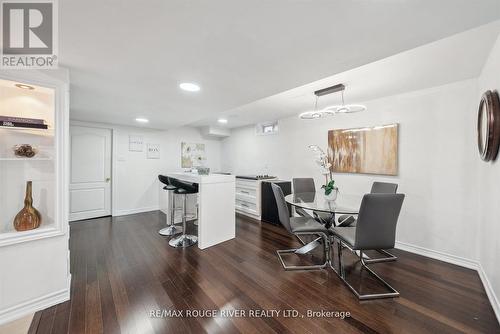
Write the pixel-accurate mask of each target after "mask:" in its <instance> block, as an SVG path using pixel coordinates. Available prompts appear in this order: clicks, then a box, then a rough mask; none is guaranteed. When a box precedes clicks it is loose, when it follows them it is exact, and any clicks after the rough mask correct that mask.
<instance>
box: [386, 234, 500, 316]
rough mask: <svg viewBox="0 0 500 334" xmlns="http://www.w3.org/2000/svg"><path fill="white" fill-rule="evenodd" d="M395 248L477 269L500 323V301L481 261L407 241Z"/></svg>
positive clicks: (397, 242)
mask: <svg viewBox="0 0 500 334" xmlns="http://www.w3.org/2000/svg"><path fill="white" fill-rule="evenodd" d="M395 248H397V249H401V250H404V251H407V252H410V253H415V254H418V255H422V256H425V257H430V258H432V259H436V260H440V261H443V262H448V263H451V264H455V265H457V266H461V267H465V268H469V269H473V270H476V271H477V273H478V274H479V278H480V279H481V282H482V283H483V287H484V290H485V291H486V294H487V295H488V299H489V301H490V304H491V307H492V308H493V311H494V312H495V315H496V317H497V321H498V322H499V323H500V303H499V300H498V297H497V295H496V294H495V291H494V290H493V287H492V286H491V283H490V281H489V280H488V276H487V275H486V272H485V271H484V269H483V266H482V265H481V263H479V262H478V261H474V260H470V259H466V258H463V257H460V256H455V255H451V254H447V253H443V252H439V251H435V250H432V249H428V248H423V247H420V246H415V245H412V244H408V243H405V242H399V241H396V247H395Z"/></svg>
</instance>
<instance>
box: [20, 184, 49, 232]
mask: <svg viewBox="0 0 500 334" xmlns="http://www.w3.org/2000/svg"><path fill="white" fill-rule="evenodd" d="M31 192H32V182H31V181H28V182H26V196H25V198H24V208H23V209H22V210H21V211H19V213H18V214H17V215H16V218H14V228H15V229H16V231H28V230H34V229H36V228H38V227H39V226H40V224H41V223H42V216H41V215H40V212H38V210H37V209H35V208H34V207H33V196H32V194H31Z"/></svg>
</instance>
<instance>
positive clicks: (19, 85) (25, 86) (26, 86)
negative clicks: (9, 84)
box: [15, 84, 35, 90]
mask: <svg viewBox="0 0 500 334" xmlns="http://www.w3.org/2000/svg"><path fill="white" fill-rule="evenodd" d="M15 86H16V87H17V88H21V89H29V90H33V89H35V87H33V86H29V85H23V84H15Z"/></svg>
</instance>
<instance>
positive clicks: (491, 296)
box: [477, 263, 500, 322]
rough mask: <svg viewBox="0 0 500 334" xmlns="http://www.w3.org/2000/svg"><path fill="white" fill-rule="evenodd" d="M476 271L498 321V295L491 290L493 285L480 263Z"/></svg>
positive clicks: (499, 316)
mask: <svg viewBox="0 0 500 334" xmlns="http://www.w3.org/2000/svg"><path fill="white" fill-rule="evenodd" d="M477 272H478V273H479V277H480V278H481V282H483V286H484V289H485V290H486V294H487V295H488V299H489V300H490V303H491V307H493V311H494V312H495V315H496V316H497V320H498V322H500V302H499V301H498V297H497V295H496V294H495V291H493V287H492V286H491V283H490V280H489V279H488V276H486V272H485V271H484V268H483V266H482V265H481V263H479V264H478V268H477Z"/></svg>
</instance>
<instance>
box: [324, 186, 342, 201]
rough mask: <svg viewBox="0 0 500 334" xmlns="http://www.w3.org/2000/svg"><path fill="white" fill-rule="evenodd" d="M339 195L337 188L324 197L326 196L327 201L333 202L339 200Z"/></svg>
mask: <svg viewBox="0 0 500 334" xmlns="http://www.w3.org/2000/svg"><path fill="white" fill-rule="evenodd" d="M338 193H339V190H338V188H335V189H332V191H331V192H330V193H329V194H328V195H327V194H324V196H325V199H326V200H327V201H330V202H333V201H335V200H336V199H337V195H338Z"/></svg>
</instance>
